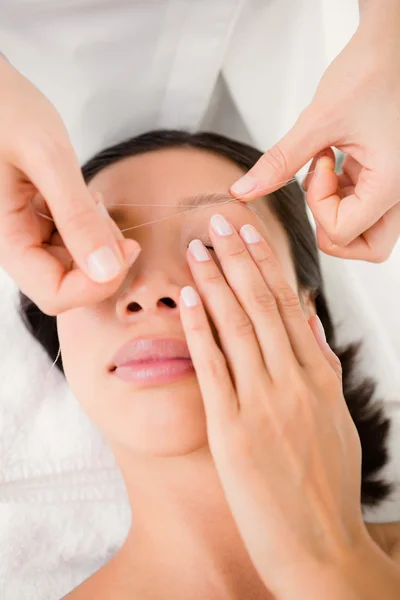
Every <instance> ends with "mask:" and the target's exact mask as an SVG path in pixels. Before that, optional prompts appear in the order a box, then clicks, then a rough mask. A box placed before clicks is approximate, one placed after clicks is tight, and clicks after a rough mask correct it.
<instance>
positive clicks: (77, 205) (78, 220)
mask: <svg viewBox="0 0 400 600" xmlns="http://www.w3.org/2000/svg"><path fill="white" fill-rule="evenodd" d="M93 217H94V215H93V210H92V209H91V208H90V207H87V206H85V207H82V201H81V200H79V199H78V198H77V199H76V200H74V199H71V200H69V205H68V207H67V208H66V209H65V213H64V215H63V219H62V224H61V225H60V229H61V227H63V228H64V229H65V230H66V231H71V230H73V231H87V230H92V229H93Z"/></svg>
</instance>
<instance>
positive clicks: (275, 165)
mask: <svg viewBox="0 0 400 600" xmlns="http://www.w3.org/2000/svg"><path fill="white" fill-rule="evenodd" d="M260 163H261V165H262V166H266V167H269V168H272V169H273V171H275V172H276V173H282V172H286V170H287V160H286V157H285V155H284V153H283V152H282V150H281V148H280V146H279V145H278V144H276V145H275V146H273V147H272V148H270V149H269V150H268V151H267V152H265V154H263V156H262V157H261V158H260Z"/></svg>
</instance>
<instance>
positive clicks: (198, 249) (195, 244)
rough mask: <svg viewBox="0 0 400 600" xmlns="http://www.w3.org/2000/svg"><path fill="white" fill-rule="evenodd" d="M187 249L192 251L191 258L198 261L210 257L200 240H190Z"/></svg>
mask: <svg viewBox="0 0 400 600" xmlns="http://www.w3.org/2000/svg"><path fill="white" fill-rule="evenodd" d="M189 250H190V252H191V253H192V255H193V258H195V259H196V260H197V261H199V262H204V261H205V260H210V259H211V257H210V254H209V253H208V250H207V248H206V247H205V246H204V244H203V242H202V241H201V240H192V241H191V242H190V244H189Z"/></svg>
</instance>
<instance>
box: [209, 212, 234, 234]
mask: <svg viewBox="0 0 400 600" xmlns="http://www.w3.org/2000/svg"><path fill="white" fill-rule="evenodd" d="M210 224H211V227H212V228H213V229H214V231H215V233H217V234H218V235H231V233H233V229H232V227H231V226H230V224H229V223H228V221H227V220H226V219H225V217H223V216H222V215H213V216H212V217H211V219H210Z"/></svg>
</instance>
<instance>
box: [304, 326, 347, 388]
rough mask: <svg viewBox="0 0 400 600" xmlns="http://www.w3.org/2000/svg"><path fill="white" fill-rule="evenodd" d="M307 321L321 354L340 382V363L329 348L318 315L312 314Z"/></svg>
mask: <svg viewBox="0 0 400 600" xmlns="http://www.w3.org/2000/svg"><path fill="white" fill-rule="evenodd" d="M308 323H309V325H310V327H311V331H312V332H313V334H314V337H315V339H316V340H317V343H318V346H319V347H320V349H321V351H322V354H323V355H324V356H325V358H326V360H327V361H328V363H329V364H330V366H331V367H332V369H333V370H334V372H335V374H336V377H337V378H338V380H339V381H340V383H342V365H341V363H340V360H339V359H338V357H337V356H336V354H335V353H334V352H333V351H332V350H331V348H330V346H329V344H328V342H327V341H326V335H325V330H324V327H323V325H322V323H321V319H320V318H319V317H318V315H313V316H312V317H310V318H309V319H308Z"/></svg>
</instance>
